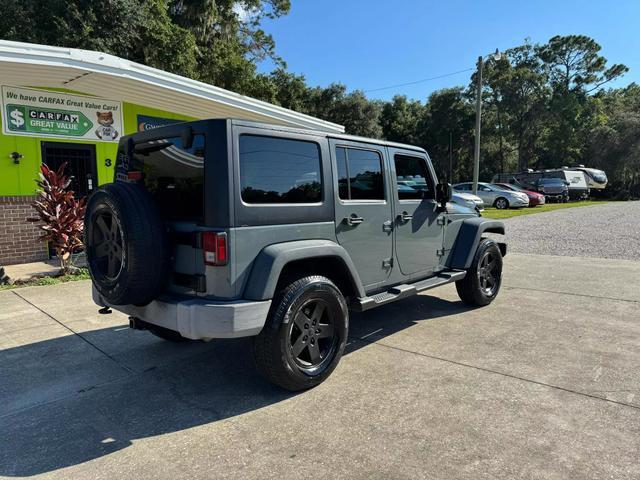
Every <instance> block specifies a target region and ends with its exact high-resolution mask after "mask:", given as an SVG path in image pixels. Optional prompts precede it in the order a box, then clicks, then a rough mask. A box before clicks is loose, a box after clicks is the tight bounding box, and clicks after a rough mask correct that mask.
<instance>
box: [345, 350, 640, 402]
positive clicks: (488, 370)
mask: <svg viewBox="0 0 640 480" xmlns="http://www.w3.org/2000/svg"><path fill="white" fill-rule="evenodd" d="M353 340H354V341H356V342H363V343H367V344H369V345H378V346H380V347H385V348H389V349H392V350H397V351H400V352H404V353H410V354H413V355H418V356H420V357H425V358H430V359H432V360H438V361H440V362H446V363H450V364H452V365H457V366H459V367H466V368H473V369H474V370H479V371H481V372H486V373H492V374H494V375H500V376H503V377H506V378H511V379H514V380H520V381H522V382H527V383H532V384H534V385H540V386H542V387H547V388H552V389H554V390H560V391H563V392H567V393H573V394H575V395H581V396H583V397H588V398H592V399H594V400H600V401H603V402H608V403H614V404H616V405H621V406H623V407H629V408H633V409H635V410H640V406H638V405H633V404H630V403H625V402H620V401H617V400H611V399H609V398H605V397H601V396H598V395H593V394H591V393H586V392H581V391H579V390H573V389H571V388H566V387H560V386H558V385H552V384H550V383H546V382H541V381H539V380H533V379H531V378H525V377H520V376H518V375H513V374H510V373H505V372H500V371H498V370H492V369H490V368H486V367H480V366H477V365H471V364H469V363H464V362H458V361H456V360H451V359H449V358H444V357H438V356H436V355H429V354H427V353H421V352H415V351H413V350H407V349H405V348H400V347H394V346H392V345H388V344H385V343H381V342H376V341H374V342H368V341H366V340H361V339H353Z"/></svg>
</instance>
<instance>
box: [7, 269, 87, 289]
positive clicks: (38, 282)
mask: <svg viewBox="0 0 640 480" xmlns="http://www.w3.org/2000/svg"><path fill="white" fill-rule="evenodd" d="M90 278H91V277H90V276H89V270H87V269H86V268H80V269H78V272H77V273H73V274H68V275H58V276H55V277H38V278H32V279H30V280H24V281H18V282H15V283H11V284H4V285H0V291H2V290H12V289H14V288H22V287H39V286H44V285H58V284H59V283H67V282H76V281H78V280H88V279H90Z"/></svg>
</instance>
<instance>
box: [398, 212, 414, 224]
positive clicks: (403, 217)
mask: <svg viewBox="0 0 640 480" xmlns="http://www.w3.org/2000/svg"><path fill="white" fill-rule="evenodd" d="M412 218H413V215H409V214H408V213H407V212H402V213H401V214H400V215H398V220H400V221H401V222H408V221H409V220H411V219H412Z"/></svg>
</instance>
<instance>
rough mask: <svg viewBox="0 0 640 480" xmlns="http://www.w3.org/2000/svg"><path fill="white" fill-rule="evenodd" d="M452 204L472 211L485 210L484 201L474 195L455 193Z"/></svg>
mask: <svg viewBox="0 0 640 480" xmlns="http://www.w3.org/2000/svg"><path fill="white" fill-rule="evenodd" d="M451 202H452V203H455V204H458V205H461V206H463V207H467V208H470V209H471V210H478V211H482V210H484V202H483V201H482V199H481V198H480V197H478V196H476V195H473V194H472V193H462V192H453V195H451Z"/></svg>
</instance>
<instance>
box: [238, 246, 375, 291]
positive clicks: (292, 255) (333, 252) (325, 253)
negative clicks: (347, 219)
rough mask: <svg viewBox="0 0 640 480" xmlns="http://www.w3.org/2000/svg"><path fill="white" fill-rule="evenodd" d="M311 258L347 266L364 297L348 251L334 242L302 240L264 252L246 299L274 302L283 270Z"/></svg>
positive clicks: (258, 260)
mask: <svg viewBox="0 0 640 480" xmlns="http://www.w3.org/2000/svg"><path fill="white" fill-rule="evenodd" d="M311 258H338V259H340V260H341V261H342V262H343V263H344V267H345V268H346V271H347V272H348V273H349V275H350V276H351V279H350V280H351V282H352V283H353V285H354V286H355V287H356V289H357V291H358V294H359V295H360V296H364V294H365V293H364V289H363V287H362V282H361V281H360V277H359V275H358V272H357V270H356V267H355V265H354V264H353V261H352V260H351V257H350V256H349V254H348V253H347V252H346V250H345V249H344V248H343V247H342V246H340V245H338V244H337V243H335V242H332V241H330V240H301V241H293V242H285V243H278V244H275V245H269V246H268V247H266V248H264V249H263V250H262V251H261V252H260V254H259V255H258V257H257V258H256V260H255V262H253V268H252V270H251V275H250V276H249V280H248V281H247V286H246V288H245V292H244V298H246V299H249V300H268V299H270V298H273V295H274V292H275V289H276V285H277V283H278V280H279V278H280V273H281V272H282V269H283V268H284V267H285V266H286V265H287V264H288V263H290V262H295V261H297V260H307V259H311Z"/></svg>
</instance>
